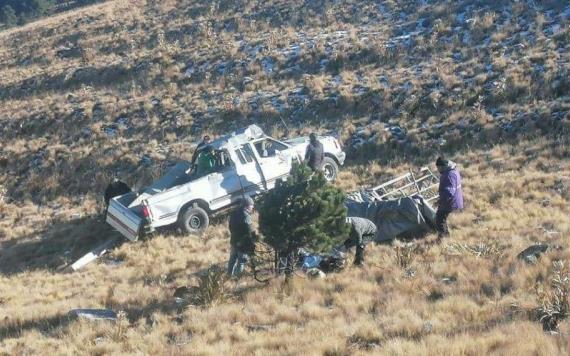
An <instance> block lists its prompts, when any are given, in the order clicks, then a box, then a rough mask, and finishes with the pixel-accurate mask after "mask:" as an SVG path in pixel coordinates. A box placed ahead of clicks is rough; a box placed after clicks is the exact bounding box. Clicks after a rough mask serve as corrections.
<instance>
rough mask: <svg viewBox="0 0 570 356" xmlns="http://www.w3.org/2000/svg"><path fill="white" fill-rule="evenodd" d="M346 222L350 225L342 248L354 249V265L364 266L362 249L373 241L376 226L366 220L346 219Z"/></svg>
mask: <svg viewBox="0 0 570 356" xmlns="http://www.w3.org/2000/svg"><path fill="white" fill-rule="evenodd" d="M346 222H347V223H348V224H350V234H349V237H348V239H347V240H346V241H345V242H344V247H345V248H346V249H347V250H348V249H350V248H352V247H356V255H355V258H354V264H355V265H357V266H362V265H363V264H364V248H365V247H366V244H367V243H368V242H370V241H372V240H374V237H375V236H376V230H377V228H376V225H375V224H374V223H373V222H372V221H370V220H368V219H364V218H357V217H348V218H346Z"/></svg>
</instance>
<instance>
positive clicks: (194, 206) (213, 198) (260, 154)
mask: <svg viewBox="0 0 570 356" xmlns="http://www.w3.org/2000/svg"><path fill="white" fill-rule="evenodd" d="M319 141H320V142H321V143H322V144H323V146H324V152H325V160H324V163H323V171H324V175H325V178H326V179H327V180H329V181H332V180H334V179H335V178H336V176H337V174H338V166H339V165H342V164H344V160H345V157H346V155H345V153H344V152H343V151H342V149H341V146H340V144H339V142H338V141H337V140H336V139H335V138H334V137H332V136H324V137H319ZM308 142H309V139H308V138H304V137H300V138H295V139H290V140H285V141H279V140H276V139H274V138H271V137H269V136H267V135H265V133H264V132H263V130H261V128H259V127H258V126H256V125H251V126H249V127H247V128H245V129H243V130H240V131H237V132H234V133H233V134H231V135H228V136H224V137H220V138H218V139H217V140H215V141H213V142H212V143H211V146H212V147H213V148H214V150H215V153H216V157H217V158H216V166H215V168H214V169H213V171H212V172H210V173H209V174H206V175H202V176H199V175H198V174H197V172H195V170H194V169H193V167H192V164H191V163H190V162H187V161H182V162H179V163H178V164H176V166H174V167H173V168H172V169H171V170H170V171H169V172H168V173H167V174H166V175H164V176H163V177H162V178H160V179H159V180H157V181H156V182H154V183H153V184H151V185H150V186H149V187H147V188H145V189H143V190H142V191H140V192H130V193H127V194H124V195H120V196H116V197H113V198H112V199H110V201H109V206H108V209H107V217H106V221H107V223H108V224H110V225H111V226H113V227H114V228H115V229H117V230H118V231H119V232H120V233H121V234H123V235H124V236H125V237H126V238H128V239H129V240H131V241H136V240H137V239H138V238H139V237H141V236H143V235H145V234H148V233H151V232H153V231H154V230H155V229H156V228H158V227H162V226H167V225H173V224H176V225H177V226H178V227H179V228H180V229H181V230H182V231H183V232H184V233H187V234H200V233H202V232H203V231H204V230H205V229H206V227H207V226H208V224H209V218H210V217H211V216H213V215H217V214H219V213H220V212H223V211H227V208H230V207H232V206H233V205H235V203H236V202H237V201H238V200H239V199H240V198H241V197H243V196H245V195H248V196H254V195H257V194H260V193H263V192H264V191H267V190H270V189H272V188H273V187H274V186H275V183H276V181H277V180H279V179H282V180H285V179H286V178H287V176H288V175H289V172H290V170H291V165H292V163H293V161H295V160H297V161H302V159H303V158H304V155H305V150H306V148H307V145H308Z"/></svg>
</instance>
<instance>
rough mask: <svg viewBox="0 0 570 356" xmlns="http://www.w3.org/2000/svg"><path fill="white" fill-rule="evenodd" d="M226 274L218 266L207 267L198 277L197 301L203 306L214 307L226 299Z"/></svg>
mask: <svg viewBox="0 0 570 356" xmlns="http://www.w3.org/2000/svg"><path fill="white" fill-rule="evenodd" d="M226 282H227V274H226V271H224V269H223V268H221V267H220V266H218V265H214V266H211V267H209V268H208V269H207V270H206V271H205V272H204V273H202V274H201V275H200V276H199V277H198V288H197V289H196V292H197V294H198V295H197V300H198V301H199V303H200V304H202V305H205V306H215V305H217V304H219V303H221V302H223V301H224V300H226V298H227V297H228V288H227V286H226Z"/></svg>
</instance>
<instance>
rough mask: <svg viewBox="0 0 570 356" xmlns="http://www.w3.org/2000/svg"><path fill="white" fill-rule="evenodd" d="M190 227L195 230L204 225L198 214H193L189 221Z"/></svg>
mask: <svg viewBox="0 0 570 356" xmlns="http://www.w3.org/2000/svg"><path fill="white" fill-rule="evenodd" d="M189 225H190V228H192V229H194V230H198V229H200V227H202V219H200V217H199V216H198V215H192V216H191V217H190V221H189Z"/></svg>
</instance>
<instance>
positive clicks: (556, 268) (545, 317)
mask: <svg viewBox="0 0 570 356" xmlns="http://www.w3.org/2000/svg"><path fill="white" fill-rule="evenodd" d="M546 288H547V289H541V290H539V291H538V302H539V307H538V315H539V317H540V322H541V323H542V328H543V329H544V330H545V331H556V330H558V326H559V324H560V322H561V321H562V320H564V319H566V318H567V317H568V315H569V314H570V268H569V267H568V265H567V264H566V263H564V262H563V261H555V262H553V264H552V275H551V277H550V285H548V286H547V287H546Z"/></svg>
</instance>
